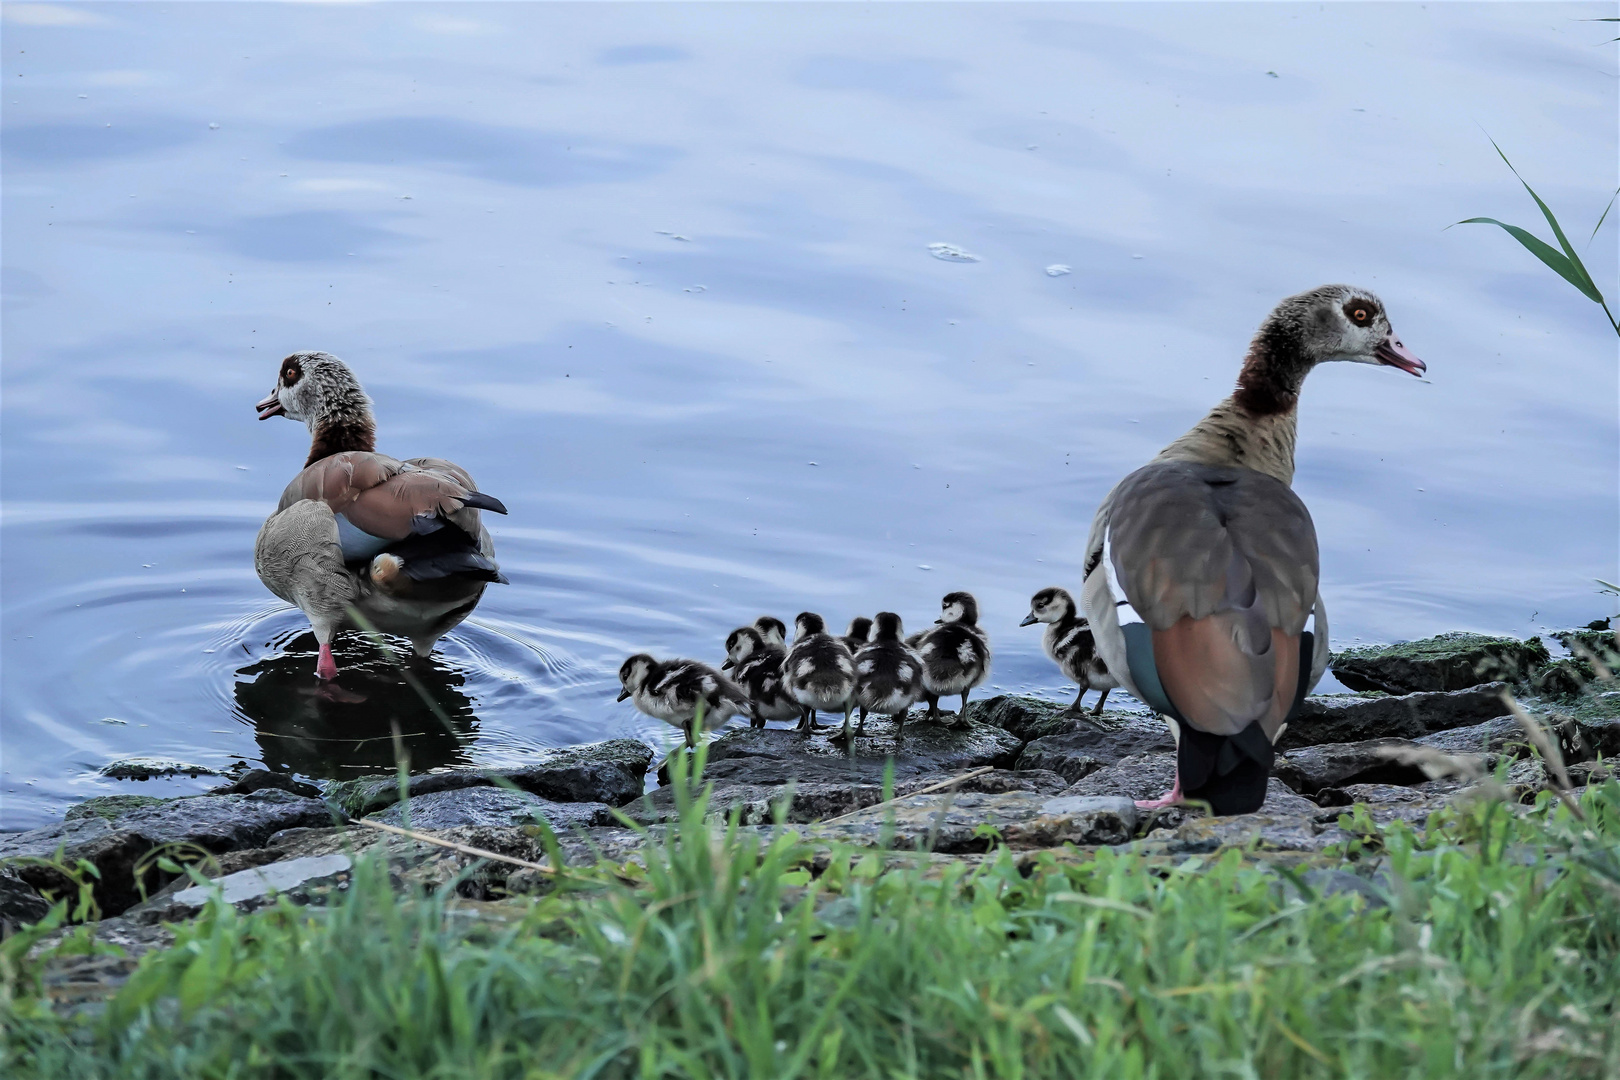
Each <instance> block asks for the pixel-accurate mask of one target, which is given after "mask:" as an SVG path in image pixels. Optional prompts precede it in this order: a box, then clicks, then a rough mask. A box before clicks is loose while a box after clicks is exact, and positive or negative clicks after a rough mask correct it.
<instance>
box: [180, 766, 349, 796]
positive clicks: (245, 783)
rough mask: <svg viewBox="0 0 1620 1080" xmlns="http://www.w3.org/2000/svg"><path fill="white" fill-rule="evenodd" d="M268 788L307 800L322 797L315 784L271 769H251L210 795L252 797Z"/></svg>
mask: <svg viewBox="0 0 1620 1080" xmlns="http://www.w3.org/2000/svg"><path fill="white" fill-rule="evenodd" d="M266 788H275V789H277V790H279V791H285V792H288V793H289V794H292V795H301V796H303V797H304V798H306V799H318V798H320V797H321V791H320V789H319V788H317V787H315V786H314V785H313V784H303V783H300V782H298V781H297V780H294V779H293V778H292V777H290V776H288V775H287V774H286V773H278V772H271V771H270V770H269V769H249V770H247V772H244V773H243V774H242V775H241V776H239V777H237V778H236V779H235V780H233V781H231V782H230V783H229V784H225V785H223V786H222V787H217V788H214V789H213V790H212V791H210V792H209V793H208V794H210V795H251V794H253V793H254V792H255V791H263V790H265V789H266Z"/></svg>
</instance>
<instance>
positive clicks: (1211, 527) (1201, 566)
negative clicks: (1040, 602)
mask: <svg viewBox="0 0 1620 1080" xmlns="http://www.w3.org/2000/svg"><path fill="white" fill-rule="evenodd" d="M1332 360H1351V361H1355V362H1357V363H1363V364H1385V365H1388V366H1390V367H1395V368H1399V369H1401V370H1402V371H1406V372H1410V373H1411V374H1413V375H1421V374H1422V373H1423V372H1424V371H1425V370H1426V368H1425V366H1424V364H1423V361H1421V360H1419V359H1418V358H1417V357H1416V356H1414V355H1412V353H1411V352H1410V351H1408V350H1407V348H1406V346H1404V345H1403V344H1401V342H1400V340H1399V339H1398V338H1397V337H1396V336H1395V333H1394V331H1392V330H1391V329H1390V325H1389V318H1388V317H1387V316H1386V315H1385V313H1384V305H1383V304H1382V303H1381V302H1379V300H1378V298H1377V297H1376V296H1374V295H1373V294H1372V293H1370V292H1368V291H1367V290H1366V289H1358V288H1352V287H1351V286H1348V285H1326V286H1323V287H1322V288H1319V289H1313V290H1312V291H1310V292H1307V293H1301V294H1300V295H1298V296H1292V297H1289V298H1288V299H1287V300H1284V301H1283V302H1282V303H1280V304H1278V305H1277V307H1276V309H1275V310H1274V311H1272V313H1271V314H1270V315H1269V316H1267V318H1266V320H1265V322H1264V323H1262V324H1261V326H1260V330H1259V332H1258V333H1257V334H1256V335H1255V338H1254V341H1253V343H1252V344H1250V346H1249V352H1248V355H1247V357H1246V358H1245V359H1244V362H1243V369H1242V371H1241V372H1240V373H1239V375H1238V380H1237V390H1236V391H1235V392H1234V393H1233V394H1232V396H1231V397H1229V398H1227V399H1226V400H1225V401H1223V402H1221V403H1220V404H1219V405H1217V406H1215V408H1214V409H1212V410H1211V411H1210V413H1209V415H1208V416H1206V417H1204V419H1203V420H1201V421H1199V422H1198V423H1197V424H1196V425H1194V427H1193V429H1192V430H1191V431H1189V432H1187V434H1185V435H1183V436H1182V437H1181V438H1179V439H1177V440H1176V441H1175V442H1173V443H1171V444H1170V445H1169V446H1167V447H1165V449H1164V450H1163V451H1161V452H1160V454H1159V456H1158V457H1156V458H1154V459H1153V461H1152V462H1150V463H1148V464H1147V465H1144V466H1143V467H1142V468H1140V469H1138V470H1136V471H1135V472H1133V473H1131V474H1130V475H1129V476H1127V477H1125V479H1123V480H1121V481H1120V482H1119V484H1118V485H1117V486H1116V487H1115V488H1114V490H1113V491H1111V492H1110V493H1109V494H1108V497H1107V498H1106V499H1104V500H1103V504H1102V506H1101V507H1100V508H1099V509H1098V510H1097V516H1096V518H1095V520H1094V521H1093V522H1092V525H1091V536H1090V538H1089V539H1088V541H1087V543H1086V562H1085V570H1086V581H1085V589H1084V592H1083V594H1082V603H1083V604H1084V606H1085V611H1086V615H1087V617H1088V618H1089V620H1090V623H1091V630H1092V633H1093V634H1094V635H1096V640H1097V647H1098V651H1099V652H1100V653H1101V655H1102V658H1103V662H1104V663H1105V664H1106V665H1107V666H1108V670H1109V671H1110V672H1111V673H1112V674H1113V675H1114V677H1115V678H1117V679H1118V680H1119V682H1120V685H1122V686H1123V687H1125V689H1126V690H1128V691H1129V692H1130V693H1132V694H1134V695H1136V696H1137V697H1138V698H1140V699H1141V700H1143V701H1145V702H1147V703H1148V704H1149V705H1151V706H1152V707H1153V708H1154V709H1156V710H1157V711H1158V712H1159V713H1160V714H1161V715H1162V716H1164V717H1165V718H1166V722H1167V723H1168V724H1169V726H1170V730H1171V733H1172V734H1173V735H1174V736H1175V738H1176V742H1177V751H1176V753H1177V759H1176V760H1177V772H1176V783H1175V786H1174V787H1173V788H1171V790H1170V791H1169V792H1168V793H1167V794H1166V795H1165V796H1164V797H1163V798H1162V799H1157V800H1153V801H1151V802H1145V803H1142V804H1140V805H1142V806H1144V807H1150V808H1151V807H1156V806H1163V805H1168V804H1169V803H1172V802H1178V801H1180V800H1181V799H1183V798H1197V799H1202V800H1204V801H1206V802H1208V803H1209V804H1210V806H1211V808H1212V809H1213V810H1214V812H1215V813H1217V814H1240V813H1249V812H1251V811H1253V810H1256V809H1258V808H1259V806H1260V804H1261V803H1262V802H1263V801H1264V800H1265V794H1266V779H1267V777H1268V776H1269V775H1270V772H1271V766H1272V758H1273V752H1272V745H1273V743H1275V742H1276V740H1277V738H1278V737H1279V736H1280V735H1281V734H1282V730H1283V727H1284V726H1285V725H1286V723H1287V721H1288V718H1289V717H1290V716H1291V715H1293V712H1294V710H1295V709H1297V708H1298V706H1299V703H1300V702H1301V701H1302V700H1303V699H1304V697H1305V695H1306V694H1307V693H1309V692H1310V690H1311V688H1312V687H1313V686H1315V685H1316V682H1317V680H1318V679H1320V678H1321V677H1322V672H1323V670H1325V668H1326V666H1327V661H1328V628H1327V611H1326V609H1325V608H1324V607H1323V604H1322V596H1321V593H1320V591H1319V589H1318V583H1319V573H1318V565H1317V546H1316V530H1315V527H1314V526H1313V525H1312V523H1311V516H1310V514H1309V513H1308V512H1307V511H1306V509H1305V505H1304V503H1302V502H1300V500H1299V497H1298V496H1297V495H1295V494H1294V492H1293V490H1292V489H1291V488H1290V486H1289V485H1290V484H1291V483H1292V482H1293V478H1294V440H1295V434H1296V430H1297V425H1298V403H1299V392H1300V388H1301V386H1302V385H1303V384H1304V382H1305V376H1306V375H1308V374H1310V372H1311V369H1312V368H1314V367H1315V366H1316V365H1317V364H1321V363H1327V362H1328V361H1332ZM1307 627H1309V628H1307Z"/></svg>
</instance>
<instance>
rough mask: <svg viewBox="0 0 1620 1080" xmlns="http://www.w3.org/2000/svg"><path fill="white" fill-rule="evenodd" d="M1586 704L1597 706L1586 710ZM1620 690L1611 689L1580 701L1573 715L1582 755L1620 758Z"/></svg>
mask: <svg viewBox="0 0 1620 1080" xmlns="http://www.w3.org/2000/svg"><path fill="white" fill-rule="evenodd" d="M1588 705H1594V706H1596V707H1597V708H1596V709H1595V710H1592V711H1588ZM1609 713H1620V691H1615V690H1611V691H1609V692H1607V693H1604V694H1599V695H1597V697H1596V698H1592V699H1588V701H1586V702H1582V707H1581V710H1580V711H1579V712H1577V714H1576V715H1575V717H1574V724H1575V728H1576V730H1578V731H1579V732H1580V734H1581V745H1582V747H1583V749H1584V750H1585V753H1584V754H1582V755H1580V756H1582V757H1591V756H1594V755H1597V754H1602V755H1603V756H1604V757H1605V758H1610V759H1612V758H1620V715H1606V714H1609Z"/></svg>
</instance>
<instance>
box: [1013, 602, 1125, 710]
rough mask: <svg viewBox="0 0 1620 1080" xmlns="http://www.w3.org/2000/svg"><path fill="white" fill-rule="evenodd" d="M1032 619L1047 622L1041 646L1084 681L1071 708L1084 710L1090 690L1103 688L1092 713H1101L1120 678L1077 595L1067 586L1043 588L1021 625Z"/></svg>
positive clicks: (1064, 669) (1069, 674) (1071, 675)
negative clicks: (1099, 646)
mask: <svg viewBox="0 0 1620 1080" xmlns="http://www.w3.org/2000/svg"><path fill="white" fill-rule="evenodd" d="M1031 623H1045V624H1046V631H1045V633H1043V634H1042V635H1041V646H1042V647H1043V648H1044V649H1045V650H1046V655H1047V656H1049V657H1051V658H1052V662H1053V663H1055V664H1056V665H1057V666H1058V670H1059V671H1061V672H1063V674H1064V676H1065V677H1067V678H1070V679H1073V680H1074V681H1075V682H1077V683H1079V684H1080V693H1078V694H1076V695H1075V698H1074V704H1073V705H1070V706H1069V711H1070V712H1071V713H1077V712H1080V711H1081V708H1080V700H1081V699H1082V698H1084V697H1085V696H1086V691H1087V690H1100V691H1102V697H1100V698H1098V699H1097V704H1096V705H1095V706H1094V707H1093V708H1092V710H1091V715H1092V716H1096V715H1097V714H1099V713H1101V712H1102V711H1103V702H1105V701H1107V700H1108V691H1110V690H1112V689H1113V688H1114V687H1116V686H1118V685H1119V681H1118V680H1117V679H1115V678H1114V677H1113V676H1112V675H1110V674H1108V665H1107V664H1105V663H1103V659H1102V657H1100V656H1098V655H1097V640H1096V638H1094V637H1092V636H1091V624H1090V623H1088V622H1086V617H1085V616H1084V615H1081V614H1078V612H1077V610H1076V608H1075V604H1074V597H1072V596H1070V595H1069V592H1068V590H1067V589H1058V588H1051V589H1042V590H1041V591H1040V592H1038V593H1036V594H1035V595H1034V596H1033V597H1031V598H1030V601H1029V614H1028V615H1026V616H1024V621H1023V622H1021V623H1019V624H1018V625H1019V626H1028V625H1030V624H1031Z"/></svg>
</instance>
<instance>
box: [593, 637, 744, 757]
mask: <svg viewBox="0 0 1620 1080" xmlns="http://www.w3.org/2000/svg"><path fill="white" fill-rule="evenodd" d="M619 685H620V686H621V687H623V689H622V690H621V691H620V692H619V700H620V701H623V700H624V699H625V698H630V699H631V700H632V701H633V702H634V703H635V706H636V708H637V709H639V710H641V711H642V712H644V713H646V714H647V715H648V716H650V717H652V718H653V719H654V720H662V721H663V722H664V723H666V724H669V725H670V726H672V727H678V728H680V729H681V730H682V731H683V732H685V733H686V745H687V746H696V745H697V719H698V713H699V710H700V709H701V711H702V719H703V729H704V730H705V731H713V730H714V729H715V728H718V727H723V726H724V725H725V723H726V721H728V720H730V719H731V718H732V717H733V716H749V717H751V716H752V715H753V714H752V711H751V710H750V708H749V705H748V695H746V694H744V693H743V691H742V689H741V688H740V687H738V686H737V684H736V683H734V682H732V681H731V680H730V679H728V678H726V677H725V676H724V675H722V674H720V673H719V672H718V671H716V670H714V668H712V667H710V666H709V665H708V664H704V663H700V662H698V661H696V660H663V661H659V660H655V659H653V658H652V657H651V656H648V655H647V654H646V653H637V654H636V655H634V656H632V657H630V658H629V659H628V660H626V661H625V662H624V663H623V664H622V665H620V667H619Z"/></svg>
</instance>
